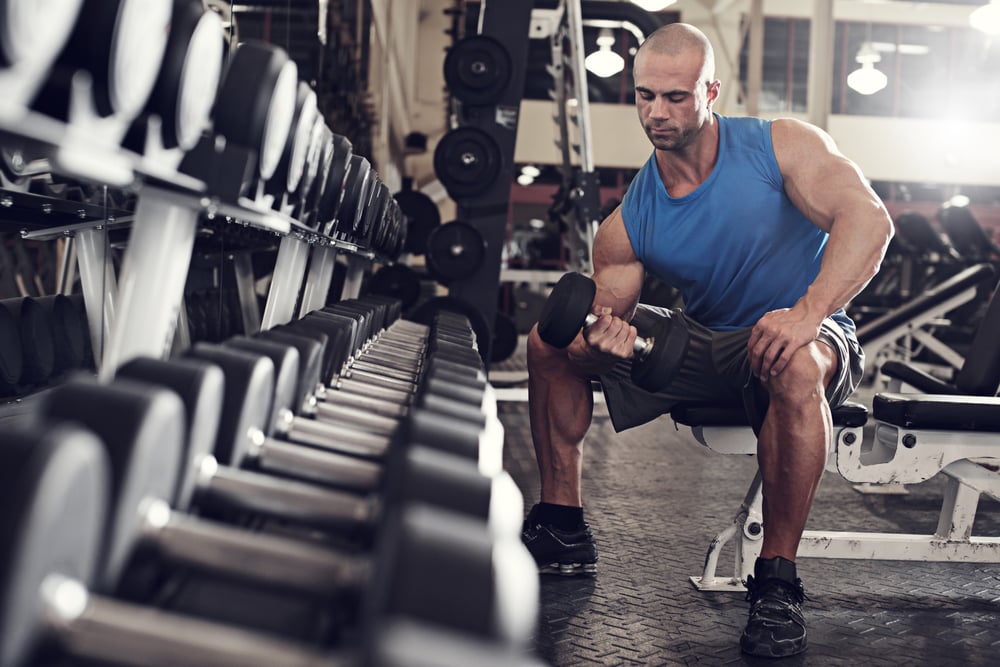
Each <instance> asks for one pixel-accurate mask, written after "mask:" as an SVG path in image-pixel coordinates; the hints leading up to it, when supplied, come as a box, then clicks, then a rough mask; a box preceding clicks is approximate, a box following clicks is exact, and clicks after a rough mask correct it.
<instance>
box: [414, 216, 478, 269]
mask: <svg viewBox="0 0 1000 667" xmlns="http://www.w3.org/2000/svg"><path fill="white" fill-rule="evenodd" d="M485 258H486V241H485V240H484V239H483V235H482V234H480V233H479V230H478V229H476V228H475V227H473V226H472V225H470V224H469V223H467V222H462V221H455V222H450V223H448V224H446V225H440V226H438V227H437V228H436V229H435V230H434V231H433V232H431V234H430V236H429V237H427V270H428V272H430V274H431V275H432V276H433V277H434V278H435V279H436V280H437V281H438V282H440V283H441V284H443V285H447V284H449V283H451V282H453V281H456V280H464V279H465V278H468V277H469V276H471V275H473V274H474V273H475V272H476V270H477V269H478V268H479V267H480V266H482V264H483V260H484V259H485Z"/></svg>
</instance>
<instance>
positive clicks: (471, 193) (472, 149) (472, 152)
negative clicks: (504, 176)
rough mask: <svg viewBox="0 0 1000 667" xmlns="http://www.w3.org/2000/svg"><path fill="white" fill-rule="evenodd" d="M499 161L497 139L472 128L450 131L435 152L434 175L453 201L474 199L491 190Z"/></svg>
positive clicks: (499, 165) (498, 173)
mask: <svg viewBox="0 0 1000 667" xmlns="http://www.w3.org/2000/svg"><path fill="white" fill-rule="evenodd" d="M501 162H502V156H501V153H500V147H499V146H498V145H497V142H496V140H495V139H493V137H491V136H490V135H489V134H487V133H486V132H484V131H483V130H480V129H479V128H476V127H472V126H466V127H459V128H456V129H454V130H450V131H449V132H448V133H447V134H445V135H444V136H443V137H441V140H440V141H439V142H438V145H437V147H436V148H435V149H434V173H436V174H437V177H438V180H440V181H441V183H442V185H444V187H445V189H446V190H447V191H448V194H449V195H450V196H451V198H452V199H456V200H458V199H467V198H471V197H476V196H478V195H481V194H483V193H484V192H486V190H487V189H489V188H490V187H492V185H493V183H494V182H495V181H496V179H497V177H498V176H499V175H500V168H501Z"/></svg>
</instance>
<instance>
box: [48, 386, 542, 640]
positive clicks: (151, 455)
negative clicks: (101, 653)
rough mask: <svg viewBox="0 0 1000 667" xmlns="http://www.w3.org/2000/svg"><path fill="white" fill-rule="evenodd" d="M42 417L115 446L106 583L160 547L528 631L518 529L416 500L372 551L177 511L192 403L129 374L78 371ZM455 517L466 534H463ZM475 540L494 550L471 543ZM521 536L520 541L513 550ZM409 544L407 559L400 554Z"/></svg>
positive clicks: (240, 574)
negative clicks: (500, 536)
mask: <svg viewBox="0 0 1000 667" xmlns="http://www.w3.org/2000/svg"><path fill="white" fill-rule="evenodd" d="M110 415H114V419H110V418H109V416H110ZM40 417H41V418H42V419H47V420H51V421H52V422H55V423H59V422H73V423H77V424H81V425H83V426H84V427H86V428H87V429H89V430H91V431H93V432H94V434H95V435H97V436H98V437H99V438H100V439H101V440H102V441H103V443H104V446H105V448H106V450H107V452H108V454H109V458H110V461H111V468H110V484H108V485H107V491H108V493H109V498H110V505H109V507H110V511H109V512H108V516H109V521H108V523H107V525H106V538H105V542H104V544H105V551H104V557H103V558H102V559H101V562H100V563H98V571H97V575H96V578H95V581H96V582H97V585H98V587H99V589H101V590H114V589H115V588H116V587H118V586H121V585H122V582H123V581H124V577H125V576H126V575H127V574H128V573H129V572H130V571H131V570H130V568H129V565H130V564H131V562H133V561H134V560H135V559H136V558H141V556H142V555H143V554H144V553H146V552H145V549H152V550H154V551H155V553H156V555H157V556H158V557H160V558H163V559H165V560H167V561H169V562H171V563H178V564H181V565H185V566H189V567H194V568H196V569H200V570H203V571H208V572H212V573H213V574H214V575H215V576H220V577H225V578H227V579H232V580H234V581H243V582H247V583H248V584H250V585H252V586H261V587H265V588H269V589H273V590H281V591H288V592H290V593H293V592H294V593H296V594H298V595H303V596H307V597H312V598H318V599H325V598H331V597H339V598H343V597H345V596H346V597H352V596H357V595H361V594H365V595H366V596H367V595H374V596H376V598H377V599H380V598H379V596H380V595H387V596H389V599H388V602H387V604H386V605H385V606H384V607H382V608H383V609H385V610H391V611H397V612H403V613H407V614H411V615H414V616H416V617H419V618H423V619H425V620H428V621H432V622H437V623H442V624H444V625H446V626H448V627H453V628H460V629H462V630H464V631H467V632H472V633H475V634H478V635H480V636H485V637H491V638H497V639H503V640H505V641H510V642H511V643H514V644H517V645H522V644H523V643H524V641H525V640H526V639H527V637H528V635H529V634H530V631H531V628H529V627H526V626H525V625H523V619H518V620H517V621H515V625H517V624H518V623H520V625H517V627H515V625H506V624H505V623H506V621H507V620H508V617H510V618H513V617H514V616H522V615H523V614H525V613H527V615H528V616H530V615H531V613H530V610H529V609H527V607H529V606H530V605H525V604H523V602H522V601H520V600H513V599H511V597H510V596H508V594H507V593H506V591H505V589H506V588H507V587H508V586H511V585H513V584H514V581H516V580H519V579H521V578H526V579H530V578H531V577H530V576H528V575H527V574H526V572H530V571H532V570H531V569H528V570H525V569H524V568H525V567H526V565H527V564H526V563H525V561H524V559H525V558H527V559H528V560H529V561H530V557H529V556H528V555H527V553H526V551H524V550H523V547H521V545H520V544H519V542H517V541H516V539H515V538H512V539H509V540H506V541H494V539H493V538H492V536H491V535H490V533H489V530H488V528H487V527H486V526H485V525H484V524H483V523H482V522H481V521H478V520H473V519H469V518H466V517H463V516H461V515H456V514H454V513H451V512H446V511H444V510H439V509H436V508H431V507H428V506H414V507H409V508H406V509H403V510H401V511H399V512H397V513H394V514H392V515H391V516H388V517H387V518H386V519H385V520H384V521H383V522H382V527H381V531H380V533H379V537H378V539H377V547H376V553H375V554H374V555H372V556H366V555H358V554H353V553H346V552H343V551H337V550H334V549H331V548H324V547H321V546H319V545H316V544H311V543H308V542H305V541H303V540H296V539H291V538H287V537H281V536H277V535H269V534H261V533H251V532H249V531H247V530H243V529H238V528H233V527H230V526H227V525H225V524H221V523H218V522H210V521H205V520H201V519H198V518H195V517H192V516H188V515H184V514H181V513H180V512H176V511H173V510H172V509H171V507H170V502H169V501H170V499H171V492H172V490H173V488H174V487H175V484H176V478H177V475H179V474H181V470H182V469H183V467H184V466H183V463H184V462H185V461H184V458H183V451H184V438H185V436H184V406H183V403H182V402H181V399H180V398H179V397H177V395H176V394H174V393H173V392H171V391H169V390H166V389H161V388H158V387H153V386H150V385H146V384H143V383H138V382H133V381H127V380H120V381H119V380H116V381H115V382H114V383H112V384H109V385H99V384H97V383H96V382H90V381H84V380H79V381H76V380H74V381H70V382H67V383H65V384H62V385H60V386H58V387H56V388H54V389H52V391H51V392H50V393H49V394H48V395H47V397H46V400H44V401H43V402H42V406H41V411H40ZM414 517H419V519H413V518H414ZM411 520H416V522H417V525H416V526H414V525H413V524H412V523H411ZM456 526H461V531H462V533H463V534H462V535H453V531H454V529H455V527H456ZM470 541H471V542H472V543H476V542H479V543H480V544H481V545H482V547H485V549H484V550H483V551H478V553H477V552H476V551H475V550H474V551H473V553H468V552H464V551H463V550H464V549H465V548H467V547H468V546H469V543H470ZM515 545H516V546H518V547H521V550H520V551H519V550H517V549H511V548H510V547H512V546H515ZM139 547H142V548H143V551H139ZM507 551H511V552H513V553H511V554H508V553H507ZM401 554H405V555H406V558H404V559H401V558H398V557H397V556H399V555H401ZM531 567H532V568H533V567H534V566H533V564H532V566H531ZM512 576H513V577H517V578H518V579H510V578H509V577H512ZM466 577H467V578H466ZM458 579H462V581H458ZM522 585H523V583H522ZM380 586H386V587H387V588H386V590H385V592H381V591H378V590H372V587H376V588H377V587H380ZM449 586H455V587H456V588H455V590H459V591H462V590H463V589H464V587H465V586H468V587H469V590H470V591H471V590H475V591H476V595H475V596H469V599H466V598H465V597H464V595H463V596H461V597H460V596H458V595H456V596H449V598H450V602H451V604H449V605H448V606H447V607H444V606H442V605H441V604H439V603H438V601H437V596H438V595H440V592H441V591H443V590H446V589H447V588H448V587H449ZM432 591H436V592H432ZM507 605H510V606H507ZM522 606H523V607H524V608H523V609H522V608H520V607H522ZM515 607H517V608H516V609H515Z"/></svg>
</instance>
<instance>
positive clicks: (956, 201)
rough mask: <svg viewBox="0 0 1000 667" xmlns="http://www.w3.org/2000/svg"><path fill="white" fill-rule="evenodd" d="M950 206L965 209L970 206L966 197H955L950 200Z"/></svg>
mask: <svg viewBox="0 0 1000 667" xmlns="http://www.w3.org/2000/svg"><path fill="white" fill-rule="evenodd" d="M948 205H949V206H957V207H963V206H968V205H969V198H968V196H966V195H955V196H954V197H952V198H951V199H949V200H948Z"/></svg>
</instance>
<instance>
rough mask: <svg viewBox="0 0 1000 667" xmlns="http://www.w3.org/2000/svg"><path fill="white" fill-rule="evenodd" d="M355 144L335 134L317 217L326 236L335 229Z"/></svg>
mask: <svg viewBox="0 0 1000 667" xmlns="http://www.w3.org/2000/svg"><path fill="white" fill-rule="evenodd" d="M353 154H354V145H353V144H352V143H351V141H350V139H348V138H347V137H345V136H343V135H340V134H334V135H333V161H332V162H331V164H330V172H329V174H327V183H326V185H325V186H324V188H323V194H322V195H321V196H320V199H319V205H318V210H317V219H318V220H319V222H320V225H322V227H321V229H320V231H321V232H322V233H323V234H325V235H326V236H332V235H333V231H334V229H335V225H336V220H337V213H338V211H339V210H340V203H341V200H342V199H343V196H344V184H345V182H346V180H347V174H348V170H349V169H350V165H351V156H352V155H353Z"/></svg>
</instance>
